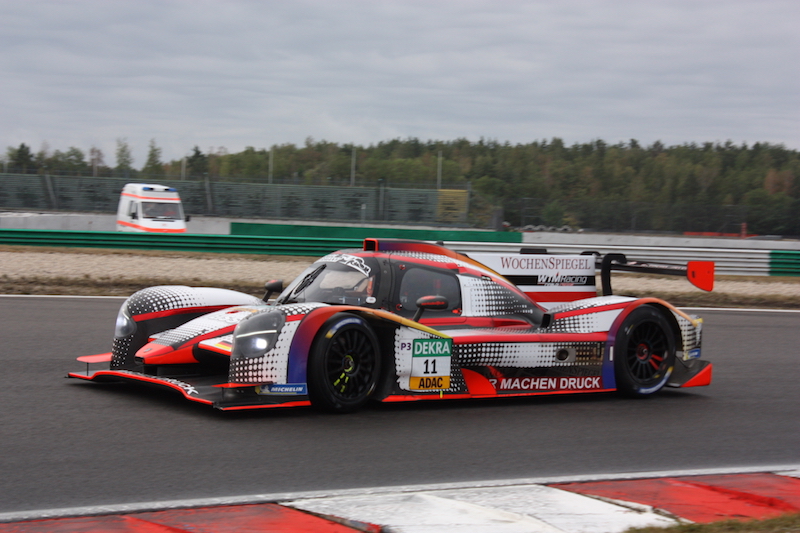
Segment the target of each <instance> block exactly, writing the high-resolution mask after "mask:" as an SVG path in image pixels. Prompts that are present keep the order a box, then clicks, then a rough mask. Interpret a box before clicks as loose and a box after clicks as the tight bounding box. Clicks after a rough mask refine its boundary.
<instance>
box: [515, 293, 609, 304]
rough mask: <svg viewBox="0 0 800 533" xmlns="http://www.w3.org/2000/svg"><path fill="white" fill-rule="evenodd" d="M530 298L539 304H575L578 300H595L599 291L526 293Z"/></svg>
mask: <svg viewBox="0 0 800 533" xmlns="http://www.w3.org/2000/svg"><path fill="white" fill-rule="evenodd" d="M525 294H527V295H528V297H529V298H533V299H534V300H536V301H537V302H545V303H549V302H574V301H576V300H585V299H586V298H594V297H596V296H597V291H585V292H535V291H525Z"/></svg>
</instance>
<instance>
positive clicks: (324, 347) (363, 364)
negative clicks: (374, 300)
mask: <svg viewBox="0 0 800 533" xmlns="http://www.w3.org/2000/svg"><path fill="white" fill-rule="evenodd" d="M307 368H308V370H307V372H308V396H309V399H310V400H311V404H312V405H313V406H314V407H316V408H317V409H320V410H322V411H328V412H332V413H349V412H352V411H355V410H357V409H358V408H360V407H362V406H363V405H364V404H365V403H366V402H367V400H369V397H370V396H371V395H372V393H373V392H374V391H375V388H376V386H377V384H378V377H379V376H380V371H381V360H380V352H379V349H378V339H377V337H376V336H375V333H374V332H373V331H372V329H371V328H370V327H369V324H367V323H366V321H365V320H364V319H362V318H361V317H358V316H355V315H351V314H349V313H338V314H336V315H334V316H333V317H331V318H330V319H328V321H327V322H325V324H324V325H323V326H322V328H320V330H319V332H318V333H317V338H316V340H315V341H314V345H313V346H312V348H311V353H310V354H309V356H308V367H307Z"/></svg>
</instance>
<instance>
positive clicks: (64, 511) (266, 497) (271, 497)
mask: <svg viewBox="0 0 800 533" xmlns="http://www.w3.org/2000/svg"><path fill="white" fill-rule="evenodd" d="M798 471H800V464H788V465H764V466H746V467H722V468H702V469H690V470H659V471H653V472H628V473H622V474H589V475H579V476H552V477H536V478H523V479H499V480H491V481H475V482H460V483H434V484H426V485H400V486H394V487H365V488H359V489H339V490H336V489H331V490H318V491H304V492H277V493H269V494H249V495H242V496H229V497H221V498H198V499H190V500H168V501H156V502H141V503H127V504H112V505H97V506H86V507H68V508H60V509H39V510H32V511H20V512H10V513H0V523H2V522H18V521H23V520H41V519H47V518H65V517H76V516H92V515H106V514H126V513H138V512H149V511H163V510H167V509H186V508H195V507H212V506H218V505H246V504H256V503H281V502H290V501H294V500H316V499H325V498H334V497H343V496H368V495H389V494H403V493H418V492H436V491H453V490H462V489H486V488H501V487H521V486H527V485H549V484H553V483H581V482H589V481H614V480H627V479H647V478H660V477H677V476H704V475H722V474H748V473H757V472H786V473H787V474H789V475H796V473H797V472H798Z"/></svg>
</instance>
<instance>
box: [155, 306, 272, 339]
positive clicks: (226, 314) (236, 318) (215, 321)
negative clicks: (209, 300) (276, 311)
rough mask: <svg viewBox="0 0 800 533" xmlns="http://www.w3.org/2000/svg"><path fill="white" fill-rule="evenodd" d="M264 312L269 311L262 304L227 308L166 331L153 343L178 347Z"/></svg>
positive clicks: (234, 325)
mask: <svg viewBox="0 0 800 533" xmlns="http://www.w3.org/2000/svg"><path fill="white" fill-rule="evenodd" d="M266 311H270V309H269V308H268V307H264V306H263V304H262V306H260V307H229V308H227V309H223V310H221V311H216V312H213V313H209V314H207V315H203V316H201V317H198V318H195V319H194V320H192V321H190V322H187V323H186V324H184V325H182V326H179V327H177V328H175V329H171V330H169V331H166V332H164V333H163V334H162V335H160V336H159V337H158V338H157V339H156V340H155V341H153V342H154V344H161V345H163V346H175V347H178V346H181V345H182V344H184V343H185V342H187V341H189V340H191V339H194V338H196V337H200V336H203V335H206V334H208V333H211V332H212V331H218V330H221V329H223V328H231V327H236V325H237V324H238V323H239V322H241V321H242V320H244V319H246V318H249V317H251V316H254V315H257V314H260V313H263V312H266Z"/></svg>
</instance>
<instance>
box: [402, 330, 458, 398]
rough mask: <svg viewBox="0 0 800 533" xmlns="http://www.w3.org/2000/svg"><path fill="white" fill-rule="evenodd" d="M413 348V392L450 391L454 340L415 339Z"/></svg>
mask: <svg viewBox="0 0 800 533" xmlns="http://www.w3.org/2000/svg"><path fill="white" fill-rule="evenodd" d="M411 348H412V349H411V355H412V359H411V379H410V388H411V390H443V389H449V388H450V357H451V355H452V353H453V339H441V338H434V339H413V341H412V346H411Z"/></svg>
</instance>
